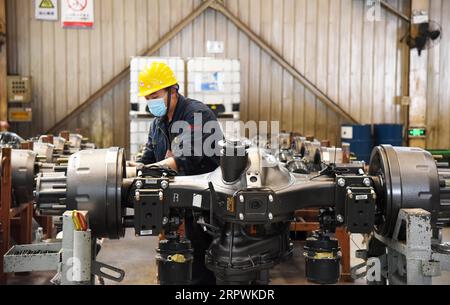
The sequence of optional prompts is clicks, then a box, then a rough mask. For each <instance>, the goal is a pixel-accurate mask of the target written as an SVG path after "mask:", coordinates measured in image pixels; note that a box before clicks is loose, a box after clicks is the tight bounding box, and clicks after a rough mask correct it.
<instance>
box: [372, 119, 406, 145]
mask: <svg viewBox="0 0 450 305" xmlns="http://www.w3.org/2000/svg"><path fill="white" fill-rule="evenodd" d="M374 137H375V145H376V146H378V145H382V144H390V145H392V146H403V125H401V124H377V125H375V128H374Z"/></svg>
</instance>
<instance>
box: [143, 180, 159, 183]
mask: <svg viewBox="0 0 450 305" xmlns="http://www.w3.org/2000/svg"><path fill="white" fill-rule="evenodd" d="M157 182H158V181H157V180H155V179H145V184H156V183H157Z"/></svg>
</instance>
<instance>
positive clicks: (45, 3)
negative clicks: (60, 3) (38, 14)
mask: <svg viewBox="0 0 450 305" xmlns="http://www.w3.org/2000/svg"><path fill="white" fill-rule="evenodd" d="M39 8H46V9H52V8H55V6H54V5H53V1H51V0H42V1H41V4H39Z"/></svg>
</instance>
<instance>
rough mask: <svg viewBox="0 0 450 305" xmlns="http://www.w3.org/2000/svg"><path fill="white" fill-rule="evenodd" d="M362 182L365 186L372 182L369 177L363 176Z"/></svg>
mask: <svg viewBox="0 0 450 305" xmlns="http://www.w3.org/2000/svg"><path fill="white" fill-rule="evenodd" d="M363 183H364V185H365V186H367V187H369V186H371V184H372V182H371V181H370V179H369V178H364V181H363Z"/></svg>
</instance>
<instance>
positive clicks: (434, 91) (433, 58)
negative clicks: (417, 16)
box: [427, 0, 450, 149]
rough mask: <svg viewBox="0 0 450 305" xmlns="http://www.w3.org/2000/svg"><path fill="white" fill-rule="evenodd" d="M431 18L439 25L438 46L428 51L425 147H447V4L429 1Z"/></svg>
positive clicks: (449, 40) (449, 127) (449, 97)
mask: <svg viewBox="0 0 450 305" xmlns="http://www.w3.org/2000/svg"><path fill="white" fill-rule="evenodd" d="M430 19H431V20H434V21H436V22H438V23H439V24H441V26H442V30H443V35H442V39H441V41H440V44H439V45H438V46H436V47H435V48H433V49H431V50H429V51H428V98H427V125H428V132H429V136H428V143H427V144H428V147H429V148H435V149H443V148H445V149H448V148H449V147H450V69H449V67H450V33H449V29H450V1H448V0H432V1H431V5H430Z"/></svg>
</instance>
